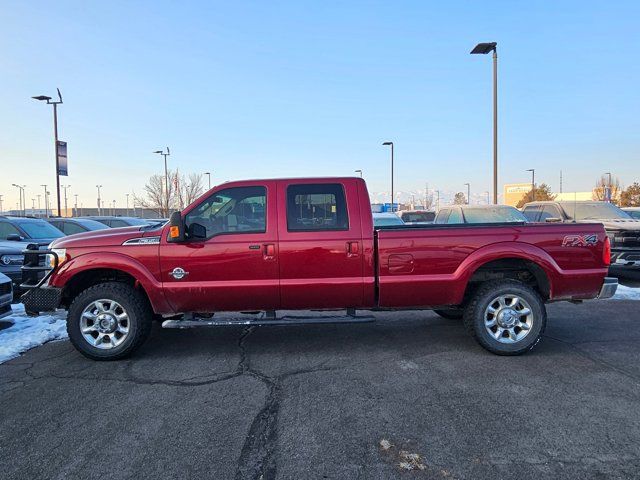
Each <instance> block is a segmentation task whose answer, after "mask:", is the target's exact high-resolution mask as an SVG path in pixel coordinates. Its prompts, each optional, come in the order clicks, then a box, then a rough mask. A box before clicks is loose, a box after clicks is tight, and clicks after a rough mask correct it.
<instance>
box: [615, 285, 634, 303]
mask: <svg viewBox="0 0 640 480" xmlns="http://www.w3.org/2000/svg"><path fill="white" fill-rule="evenodd" d="M611 299H612V300H640V288H632V287H627V286H625V285H618V289H617V290H616V294H615V295H614V296H613V297H611Z"/></svg>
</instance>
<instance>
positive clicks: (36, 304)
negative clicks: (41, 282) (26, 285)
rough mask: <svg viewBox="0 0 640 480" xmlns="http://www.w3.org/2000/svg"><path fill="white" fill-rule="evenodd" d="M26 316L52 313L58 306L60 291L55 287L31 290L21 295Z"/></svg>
mask: <svg viewBox="0 0 640 480" xmlns="http://www.w3.org/2000/svg"><path fill="white" fill-rule="evenodd" d="M20 300H21V301H22V303H23V304H24V309H25V311H26V312H27V314H28V315H37V314H39V313H40V312H52V311H54V310H55V309H56V308H58V307H59V306H60V302H61V300H62V289H61V288H57V287H49V286H44V287H39V288H32V289H30V290H29V291H27V293H25V294H24V295H22V297H21V299H20Z"/></svg>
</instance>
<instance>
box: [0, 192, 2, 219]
mask: <svg viewBox="0 0 640 480" xmlns="http://www.w3.org/2000/svg"><path fill="white" fill-rule="evenodd" d="M0 215H2V195H0Z"/></svg>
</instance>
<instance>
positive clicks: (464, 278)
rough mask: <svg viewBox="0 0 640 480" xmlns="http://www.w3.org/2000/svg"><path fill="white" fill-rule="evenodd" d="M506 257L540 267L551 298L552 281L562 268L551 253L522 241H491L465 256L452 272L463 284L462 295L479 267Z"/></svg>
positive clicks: (552, 291)
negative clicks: (547, 283) (545, 278)
mask: <svg viewBox="0 0 640 480" xmlns="http://www.w3.org/2000/svg"><path fill="white" fill-rule="evenodd" d="M506 258H518V259H521V260H524V261H527V262H532V263H534V264H536V265H537V266H538V267H540V268H541V269H542V271H543V272H544V274H545V275H546V277H547V280H548V282H549V299H552V298H553V294H554V283H555V282H556V279H557V278H558V277H559V276H561V275H562V269H561V268H560V267H559V266H558V264H557V263H556V261H555V260H554V259H553V258H552V257H551V255H549V254H548V253H547V252H545V251H544V250H543V249H542V248H540V247H537V246H535V245H531V244H530V243H524V242H498V243H492V244H490V245H486V246H484V247H482V248H480V249H478V250H476V251H475V252H473V253H472V254H471V255H469V256H468V257H467V258H465V259H464V260H463V261H462V263H461V264H460V265H458V268H457V269H456V272H455V274H454V276H456V277H458V278H459V279H460V283H461V284H462V285H463V286H464V288H463V290H462V295H464V292H465V291H466V290H467V286H468V284H469V280H471V278H472V277H473V275H474V274H475V273H476V271H477V270H478V269H479V268H480V267H482V266H483V265H486V264H487V263H489V262H493V261H495V260H502V259H506ZM461 300H462V298H461Z"/></svg>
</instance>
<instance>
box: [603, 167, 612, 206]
mask: <svg viewBox="0 0 640 480" xmlns="http://www.w3.org/2000/svg"><path fill="white" fill-rule="evenodd" d="M605 175H609V184H608V187H607V188H608V189H609V193H608V195H607V201H608V202H609V203H611V200H612V197H613V192H612V191H611V172H607V173H605Z"/></svg>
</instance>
